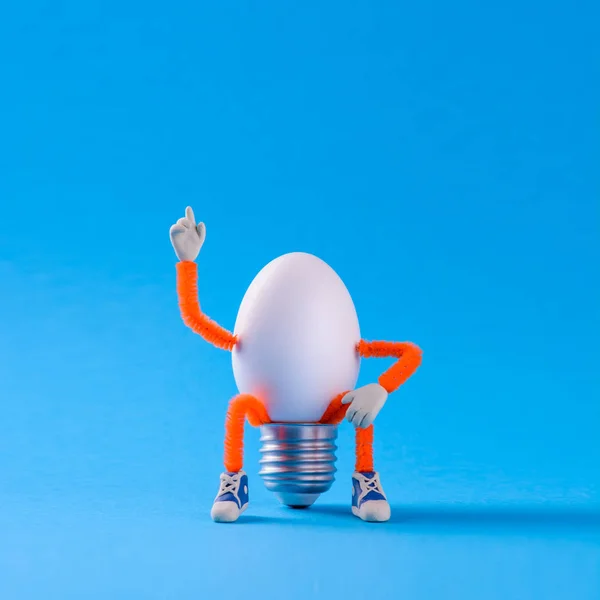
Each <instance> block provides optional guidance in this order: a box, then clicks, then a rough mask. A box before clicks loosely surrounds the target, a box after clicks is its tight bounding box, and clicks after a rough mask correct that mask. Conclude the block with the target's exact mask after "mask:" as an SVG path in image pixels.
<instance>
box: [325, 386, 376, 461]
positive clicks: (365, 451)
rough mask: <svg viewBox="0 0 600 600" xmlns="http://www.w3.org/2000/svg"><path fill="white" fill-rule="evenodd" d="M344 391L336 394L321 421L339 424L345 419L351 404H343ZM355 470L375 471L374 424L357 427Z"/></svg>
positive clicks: (328, 423) (326, 423)
mask: <svg viewBox="0 0 600 600" xmlns="http://www.w3.org/2000/svg"><path fill="white" fill-rule="evenodd" d="M346 394H347V392H344V393H342V394H339V395H338V396H336V397H335V398H334V399H333V400H332V401H331V403H330V404H329V406H328V407H327V410H326V411H325V412H324V413H323V416H322V417H321V420H320V421H319V423H323V424H324V425H339V423H341V422H342V421H343V420H344V417H345V416H346V412H347V411H348V408H350V404H342V398H343V397H344V396H345V395H346ZM355 470H356V471H359V472H361V473H364V472H366V471H373V470H374V469H373V425H369V427H367V428H366V429H362V428H360V427H357V428H356V465H355Z"/></svg>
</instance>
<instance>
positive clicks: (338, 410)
mask: <svg viewBox="0 0 600 600" xmlns="http://www.w3.org/2000/svg"><path fill="white" fill-rule="evenodd" d="M347 393H348V392H342V393H341V394H338V395H337V396H336V397H335V398H334V399H333V400H332V401H331V402H330V403H329V406H328V407H327V409H326V410H325V412H324V413H323V416H322V417H321V419H320V420H319V423H322V424H323V425H339V424H340V423H341V422H342V421H343V420H344V417H345V416H346V411H347V410H348V408H350V405H349V404H342V398H343V397H344V396H345V395H346V394H347Z"/></svg>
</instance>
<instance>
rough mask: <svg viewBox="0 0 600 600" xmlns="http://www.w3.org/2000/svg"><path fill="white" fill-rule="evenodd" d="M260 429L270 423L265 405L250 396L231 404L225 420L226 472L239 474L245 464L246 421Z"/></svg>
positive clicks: (243, 395)
mask: <svg viewBox="0 0 600 600" xmlns="http://www.w3.org/2000/svg"><path fill="white" fill-rule="evenodd" d="M246 418H247V419H248V421H249V423H250V425H252V426H254V427H258V426H259V425H262V424H263V423H270V422H271V419H270V418H269V415H268V414H267V409H266V408H265V406H264V404H263V403H262V402H261V401H260V400H259V399H258V398H255V397H254V396H251V395H250V394H240V395H239V396H235V397H234V398H232V399H231V401H230V402H229V408H228V409H227V417H226V419H225V460H224V463H225V470H226V471H228V472H230V473H237V472H238V471H241V470H242V466H243V464H244V420H245V419H246Z"/></svg>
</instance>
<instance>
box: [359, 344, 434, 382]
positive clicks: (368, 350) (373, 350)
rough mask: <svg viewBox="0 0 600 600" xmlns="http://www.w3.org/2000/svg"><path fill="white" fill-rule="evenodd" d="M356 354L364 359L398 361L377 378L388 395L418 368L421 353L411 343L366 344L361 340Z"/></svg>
mask: <svg viewBox="0 0 600 600" xmlns="http://www.w3.org/2000/svg"><path fill="white" fill-rule="evenodd" d="M357 350H358V353H359V354H360V355H361V356H362V357H364V358H371V357H376V358H386V357H390V356H393V357H395V358H397V359H398V360H397V361H396V362H395V363H394V364H393V365H392V366H391V367H390V368H389V369H388V370H387V371H385V372H384V373H383V374H382V375H381V376H380V377H379V384H380V385H381V386H382V387H384V388H385V389H386V390H387V392H388V393H389V394H391V393H392V392H395V391H396V390H397V389H398V388H399V387H400V386H401V385H402V384H403V383H404V382H405V381H406V380H407V379H408V378H409V377H410V376H411V375H412V374H413V373H414V372H415V371H416V370H417V369H418V367H419V365H420V364H421V360H422V354H423V352H422V351H421V349H420V348H419V347H418V346H417V345H415V344H413V343H411V342H367V341H365V340H361V341H360V342H359V343H358V346H357Z"/></svg>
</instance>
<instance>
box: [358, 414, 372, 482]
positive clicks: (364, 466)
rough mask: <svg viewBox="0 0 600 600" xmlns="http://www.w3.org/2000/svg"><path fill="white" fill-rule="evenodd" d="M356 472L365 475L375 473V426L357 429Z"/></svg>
mask: <svg viewBox="0 0 600 600" xmlns="http://www.w3.org/2000/svg"><path fill="white" fill-rule="evenodd" d="M354 470H355V471H358V472H359V473H365V472H367V471H374V470H375V468H374V467H373V425H369V426H368V427H367V428H366V429H361V428H360V427H357V428H356V465H355V467H354Z"/></svg>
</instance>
